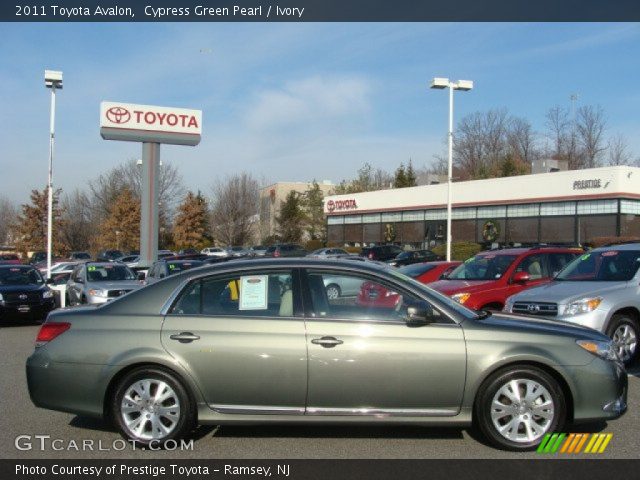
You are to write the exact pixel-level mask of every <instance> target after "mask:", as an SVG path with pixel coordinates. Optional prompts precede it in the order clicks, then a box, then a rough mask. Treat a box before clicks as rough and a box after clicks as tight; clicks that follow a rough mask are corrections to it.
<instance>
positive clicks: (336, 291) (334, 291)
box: [327, 283, 340, 300]
mask: <svg viewBox="0 0 640 480" xmlns="http://www.w3.org/2000/svg"><path fill="white" fill-rule="evenodd" d="M339 297H340V287H339V286H338V285H336V284H335V283H332V284H330V285H327V298H329V300H335V299H337V298H339Z"/></svg>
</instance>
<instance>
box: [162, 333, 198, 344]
mask: <svg viewBox="0 0 640 480" xmlns="http://www.w3.org/2000/svg"><path fill="white" fill-rule="evenodd" d="M169 338H170V339H171V340H178V341H179V342H180V343H190V342H193V341H194V340H199V339H200V336H199V335H194V334H193V333H191V332H181V333H178V334H176V335H171V336H170V337H169Z"/></svg>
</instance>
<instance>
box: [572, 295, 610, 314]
mask: <svg viewBox="0 0 640 480" xmlns="http://www.w3.org/2000/svg"><path fill="white" fill-rule="evenodd" d="M601 303H602V297H594V298H582V299H580V300H578V301H576V302H573V303H570V304H569V305H567V308H566V309H565V310H564V316H566V317H573V316H574V315H580V314H582V313H589V312H593V311H594V310H595V309H596V308H598V305H600V304H601Z"/></svg>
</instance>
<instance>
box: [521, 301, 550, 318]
mask: <svg viewBox="0 0 640 480" xmlns="http://www.w3.org/2000/svg"><path fill="white" fill-rule="evenodd" d="M512 312H513V313H522V314H524V315H544V316H546V317H555V316H556V315H558V304H557V303H547V302H516V303H514V304H513V308H512Z"/></svg>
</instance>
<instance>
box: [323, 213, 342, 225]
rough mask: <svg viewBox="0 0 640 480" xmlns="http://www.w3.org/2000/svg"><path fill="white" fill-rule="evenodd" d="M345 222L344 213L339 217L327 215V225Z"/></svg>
mask: <svg viewBox="0 0 640 480" xmlns="http://www.w3.org/2000/svg"><path fill="white" fill-rule="evenodd" d="M343 223H344V217H343V216H342V215H340V216H337V217H327V225H342V224H343Z"/></svg>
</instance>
